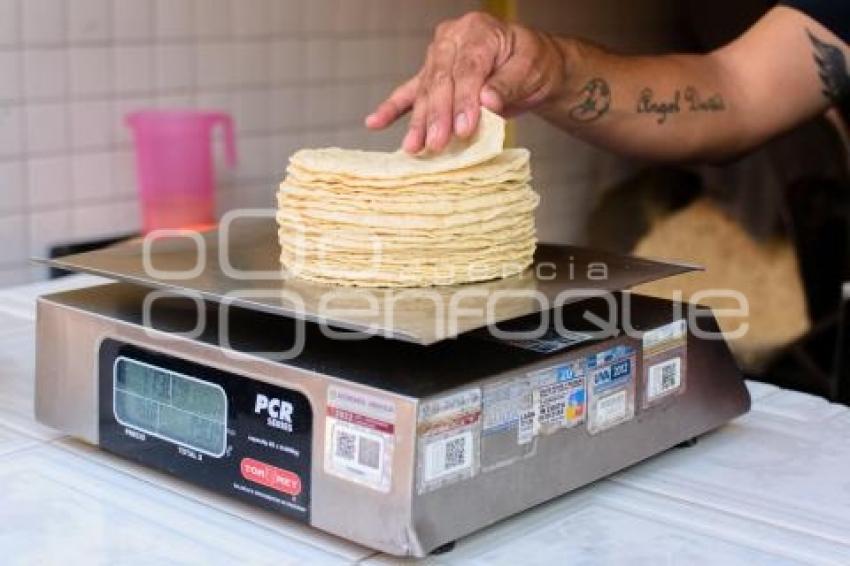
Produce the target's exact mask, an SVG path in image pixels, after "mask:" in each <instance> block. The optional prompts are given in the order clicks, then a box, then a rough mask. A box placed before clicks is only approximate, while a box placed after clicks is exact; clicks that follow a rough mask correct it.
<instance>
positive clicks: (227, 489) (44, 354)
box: [36, 248, 749, 556]
mask: <svg viewBox="0 0 850 566" xmlns="http://www.w3.org/2000/svg"><path fill="white" fill-rule="evenodd" d="M126 252H127V249H126V248H125V249H124V250H123V252H121V251H120V250H119V253H125V255H126ZM109 253H112V254H115V253H116V251H115V250H112V251H111V252H109ZM102 259H103V258H102V257H101V258H100V260H102ZM650 263H651V262H650ZM63 265H64V266H66V267H67V266H68V263H67V262H66V263H65V264H63ZM657 265H663V264H657ZM665 269H669V270H672V271H675V270H676V269H674V268H670V267H669V266H667V267H666V268H665ZM662 274H667V273H666V272H665V273H662ZM654 275H658V273H654ZM136 282H137V283H140V281H138V280H137V281H136ZM154 286H158V285H153V284H150V283H149V282H148V283H146V284H143V285H142V284H130V283H115V284H110V285H105V286H100V287H93V288H89V289H82V290H77V291H71V292H66V293H59V294H55V295H50V296H46V297H42V298H41V299H40V300H39V303H38V321H37V351H38V359H37V367H36V412H37V417H38V419H39V421H41V422H43V423H45V424H47V425H50V426H53V427H55V428H58V429H60V430H63V431H65V432H67V433H69V434H71V435H74V436H76V437H79V438H81V439H83V440H85V441H87V442H90V443H92V444H95V445H99V446H101V447H103V448H104V449H105V450H108V451H111V452H114V453H116V454H119V455H121V456H123V457H126V458H129V459H131V460H135V461H137V462H141V463H143V464H145V465H148V466H150V467H152V468H155V469H159V470H161V471H165V472H167V473H170V474H173V475H176V476H178V477H180V478H182V479H185V480H186V481H189V482H192V483H195V484H198V485H202V486H204V487H207V488H209V489H212V490H215V491H217V492H220V493H227V494H229V495H232V496H233V497H236V498H239V499H241V500H243V501H247V502H249V503H251V504H254V505H257V506H258V507H263V508H266V509H272V510H273V511H276V512H278V513H279V514H280V515H281V516H282V517H288V518H291V519H294V520H300V521H303V522H306V523H309V524H310V525H312V526H314V527H316V528H319V529H322V530H324V531H327V532H330V533H333V534H336V535H339V536H342V537H345V538H347V539H350V540H352V541H355V542H358V543H361V544H363V545H366V546H369V547H372V548H375V549H378V550H381V551H384V552H388V553H392V554H396V555H413V556H423V555H425V554H427V553H428V552H430V551H431V550H433V549H435V548H437V547H439V546H441V545H443V544H445V543H448V542H450V541H453V540H455V539H457V538H459V537H462V536H464V535H467V534H469V533H472V532H474V531H476V530H478V529H481V528H483V527H485V526H487V525H490V524H492V523H494V522H496V521H499V520H500V519H503V518H505V517H508V516H510V515H512V514H514V513H518V512H521V511H523V510H525V509H528V508H529V507H532V506H534V505H537V504H539V503H542V502H544V501H547V500H549V499H551V498H553V497H557V496H559V495H561V494H564V493H566V492H568V491H570V490H573V489H576V488H578V487H580V486H582V485H586V484H588V483H590V482H593V481H595V480H597V479H599V478H602V477H605V476H607V475H609V474H611V473H614V472H616V471H618V470H621V469H623V468H625V467H627V466H629V465H632V464H634V463H636V462H639V461H641V460H643V459H646V458H649V457H651V456H653V455H655V454H658V453H659V452H662V451H664V450H667V449H668V448H670V447H673V446H675V445H677V444H679V443H681V442H683V441H686V440H689V439H691V438H693V437H696V436H698V435H701V434H703V433H705V432H707V431H710V430H712V429H715V428H717V427H719V426H720V425H722V424H723V423H725V422H727V421H728V420H730V419H732V418H734V417H735V416H737V415H740V414H742V413H744V412H746V411H747V409H748V407H749V397H748V394H747V392H746V389H745V387H744V385H743V382H742V380H741V376H740V374H739V372H738V370H737V368H736V367H735V364H734V362H733V360H732V357H731V355H730V353H729V351H728V348H727V347H726V345H725V343H724V342H722V341H718V340H706V339H702V338H698V337H697V336H696V335H695V334H694V333H693V332H691V330H689V329H687V327H686V325H685V324H684V323H683V322H682V321H681V315H679V314H677V311H676V310H675V308H674V307H676V305H674V303H671V302H669V301H665V300H660V299H653V298H648V297H642V296H638V295H630V294H616V295H615V299H616V303H617V305H616V306H617V308H618V309H620V308H623V307H624V305H627V304H628V305H629V311H630V313H631V325H632V326H633V327H634V329H635V331H633V332H630V333H628V334H630V335H627V333H620V334H619V335H617V336H613V337H608V338H600V339H597V338H594V337H593V336H591V333H592V328H591V326H590V325H589V323H588V322H587V320H586V317H585V314H587V313H593V314H596V315H598V316H603V315H605V314H606V312H607V310H608V309H609V307H610V305H609V304H607V303H606V302H605V301H603V300H598V299H585V300H581V301H577V302H573V303H570V304H566V305H565V306H562V307H560V308H559V310H560V314H562V315H563V320H564V323H565V326H567V327H568V328H569V329H570V331H571V333H570V334H568V335H566V336H556V335H554V334H551V333H550V334H547V335H546V336H545V337H544V338H542V339H538V340H513V339H510V340H508V339H498V338H494V337H493V336H492V335H491V334H490V333H489V332H488V331H486V329H478V330H475V327H476V326H480V325H473V329H471V330H470V331H467V332H464V333H462V334H460V335H458V336H456V337H453V338H451V339H445V340H440V341H436V342H433V341H431V340H428V339H425V338H422V335H419V336H420V338H422V339H411V340H409V341H405V340H404V339H401V340H400V339H397V338H398V337H399V336H415V335H416V333H415V332H414V331H413V330H411V328H413V327H406V329H405V330H404V332H399V333H395V334H393V333H390V335H391V336H394V337H393V338H386V337H380V336H373V337H371V338H368V339H365V340H357V341H352V340H343V339H340V337H339V336H337V337H336V338H330V337H327V336H325V335H324V334H323V332H322V331H321V329H320V328H319V326H318V325H316V324H314V323H311V322H304V320H303V319H293V318H289V317H286V316H281V314H278V313H270V312H266V311H268V310H269V309H262V310H257V309H255V308H253V306H252V305H250V304H244V303H243V304H241V305H233V304H226V303H220V302H217V301H215V300H213V299H214V297H210V296H206V297H205V299H206V300H204V301H203V302H201V303H198V302H195V301H194V300H191V299H186V298H179V297H176V298H173V299H162V298H160V299H158V300H157V301H156V302H154V303H153V305H152V306H151V305H148V306H151V309H150V311H149V312H148V315H149V316H148V317H147V320H145V312H144V306H145V304H146V297H149V296H150V295H151V293H153V292H154V290H153V289H152V287H154ZM688 309H695V310H693V311H691V312H695V313H698V315H699V326H700V328H701V329H702V330H703V331H716V330H717V325H716V322H715V320H714V318H713V317H712V316H711V313H710V311H708V310H707V309H704V308H699V307H691V306H688V305H685V312H688ZM223 311H226V312H227V314H228V318H227V322H228V324H227V328H226V332H224V331H223V330H225V329H223V328H222V327H221V326H220V321H221V320H222V318H221V314H222V312H223ZM551 312H554V311H544V312H543V313H540V312H535V310H534V309H530V311H529V312H526V313H524V315H525V316H523V317H521V318H517V319H513V320H511V321H510V322H508V323H506V325H507V326H511V325H513V326H515V327H524V326H528V327H531V326H534V323H535V322H538V321H539V320H540V317H545V316H548V314H550V313H551ZM318 314H319V315H321V313H318ZM308 318H311V319H313V320H316V319H318V318H320V316H316V317H308ZM199 322H203V324H197V323H199ZM346 322H347V323H349V324H346ZM350 322H351V321H342V324H339V326H341V327H349V328H350V327H352V326H358V325H355V324H350ZM190 329H196V330H199V332H197V333H195V335H193V336H192V337H187V336H186V335H185V333H186V332H187V331H188V330H190ZM302 331H303V334H301V332H302ZM181 333H184V334H183V335H181ZM299 337H301V338H303V341H302V342H303V349H302V350H301V352H300V354H299V355H298V356H296V357H292V358H288V359H285V358H286V355H285V354H284V351H285V350H287V349H289V348H290V347H292V346H293V345H295V344H296V343H299V340H300V338H299ZM423 343H424V344H423ZM181 391H183V393H181ZM186 392H189V393H190V394H187V393H186ZM204 399H206V400H204Z"/></svg>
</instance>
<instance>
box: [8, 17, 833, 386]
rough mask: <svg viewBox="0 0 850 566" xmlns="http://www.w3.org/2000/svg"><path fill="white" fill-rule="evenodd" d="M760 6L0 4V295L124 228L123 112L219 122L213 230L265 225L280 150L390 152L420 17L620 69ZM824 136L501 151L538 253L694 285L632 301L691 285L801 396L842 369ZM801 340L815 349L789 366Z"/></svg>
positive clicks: (559, 140) (131, 210)
mask: <svg viewBox="0 0 850 566" xmlns="http://www.w3.org/2000/svg"><path fill="white" fill-rule="evenodd" d="M771 5H772V3H771V2H766V1H763V0H738V1H735V2H730V1H721V2H711V3H706V2H695V1H690V0H640V1H635V2H622V1H617V0H522V1H515V2H511V1H508V0H504V1H498V0H496V1H477V0H428V1H420V0H0V243H2V245H0V287H2V286H8V285H15V284H24V283H28V282H31V281H35V280H39V279H42V278H45V277H47V276H48V275H49V274H48V273H47V271H46V270H44V269H43V268H41V267H37V266H36V267H34V266H32V265H31V264H30V263H29V261H28V258H29V257H31V256H46V255H50V254H51V253H53V254H55V253H61V252H62V251H68V250H74V249H80V246H88V245H95V244H97V243H98V242H100V241H103V240H108V239H112V238H120V237H125V236H128V235H133V234H137V233H138V232H139V231H140V230H141V227H142V220H141V214H140V210H139V204H138V197H137V181H136V174H135V164H134V153H133V145H132V141H131V137H130V131H129V129H128V128H127V127H126V125H125V123H124V117H125V115H126V114H128V113H130V112H133V111H136V110H140V109H146V108H161V109H173V108H203V109H217V110H222V111H225V112H227V113H229V114H230V115H231V116H232V117H233V120H234V122H235V131H236V145H237V147H238V153H239V161H238V165H237V166H236V167H235V168H230V167H227V166H226V165H225V161H224V159H223V158H222V154H223V150H222V144H221V143H220V142H221V139H220V137H221V136H220V132H217V133H216V137H215V139H214V144H213V145H214V148H215V155H216V162H217V166H216V169H217V171H216V173H217V176H216V202H217V213H218V214H219V215H220V214H222V213H223V212H225V211H227V210H230V209H232V208H235V207H274V206H275V200H274V193H275V190H276V185H277V183H278V181H279V180H280V179H281V178H282V176H283V170H284V168H285V166H286V162H287V157H288V156H289V154H291V153H292V152H293V151H295V150H296V149H299V148H301V147H316V146H326V145H339V146H343V147H357V148H365V149H371V148H374V149H394V148H395V147H397V145H398V143H399V141H400V137H401V130H399V128H395V129H394V130H391V131H389V132H385V133H382V134H374V133H369V132H367V131H366V130H365V128H363V127H362V120H363V117H364V116H365V114H366V113H367V112H368V111H369V110H371V109H372V108H373V106H374V105H375V104H376V103H377V102H379V101H380V100H381V99H382V98H383V97H384V96H385V95H386V94H387V93H388V92H389V91H390V90H391V89H392V88H393V87H394V86H395V85H396V84H397V83H398V82H399V81H401V80H403V79H406V78H407V77H409V76H410V75H411V74H412V73H414V72H415V71H416V70H417V69H418V66H419V64H420V63H421V61H422V59H423V54H424V50H425V47H426V46H427V44H428V42H429V39H430V37H431V33H432V28H433V27H434V25H435V24H436V23H437V22H439V21H440V20H443V19H446V18H450V17H456V16H458V15H460V14H462V13H464V12H466V11H469V10H473V9H481V8H483V9H489V10H491V11H495V12H499V13H502V14H505V15H508V16H510V17H514V18H516V19H518V20H519V21H522V22H524V23H527V24H529V25H532V26H534V27H538V28H542V29H546V30H548V31H552V32H555V33H559V34H565V35H577V36H581V37H584V38H587V39H591V40H593V41H596V42H598V43H600V44H602V45H605V46H607V47H609V48H611V49H615V50H618V51H621V52H626V53H659V52H667V51H671V50H677V51H705V50H708V49H711V48H713V47H717V46H719V45H721V44H722V43H724V42H726V41H729V40H730V39H732V38H734V37H735V36H737V35H738V34H739V33H741V32H742V31H743V30H745V29H746V27H747V26H748V25H750V24H751V23H752V22H753V21H755V20H756V19H757V18H758V17H759V16H760V15H761V14H762V13H763V12H764V11H766V10H767V9H769V8H770V7H771ZM841 134H842V130H841V126H840V119H838V118H837V117H836V116H832V117H831V118H829V117H826V118H819V119H818V120H815V121H813V122H812V123H810V124H807V125H805V126H804V127H802V128H799V129H798V130H797V131H795V132H792V133H790V134H788V135H786V136H783V137H782V138H781V139H778V140H775V141H774V142H772V143H771V144H769V145H768V146H767V147H765V148H763V149H761V150H759V151H757V152H755V153H754V154H753V155H750V156H747V157H745V158H743V159H741V160H739V161H736V162H735V163H731V164H726V165H723V166H716V167H675V168H670V167H665V168H661V167H657V166H654V165H652V164H648V163H640V162H635V161H631V160H627V159H623V158H621V157H618V156H615V155H612V154H609V153H606V152H603V151H600V150H597V149H594V148H592V147H590V146H588V145H586V144H584V143H582V142H580V141H577V140H575V139H572V138H570V137H569V136H567V135H565V134H563V133H562V132H560V131H558V130H556V129H554V128H552V127H550V126H548V125H547V124H545V123H544V122H542V121H540V120H539V119H537V118H535V117H532V116H526V117H522V118H519V119H518V120H517V121H516V124H515V130H514V138H513V139H514V142H515V143H516V144H517V145H521V146H526V147H529V148H530V149H531V151H532V167H533V173H534V177H535V188H536V189H537V190H538V191H539V192H540V193H541V194H542V196H543V206H541V207H540V208H539V210H538V227H539V234H540V238H541V240H544V241H550V242H569V243H577V244H585V245H591V246H596V247H602V248H608V249H614V250H618V251H624V252H636V253H639V254H641V255H647V256H654V257H663V258H668V259H681V260H685V261H690V262H695V263H700V264H703V265H705V266H706V267H707V268H708V271H707V272H706V273H705V274H698V275H694V276H689V277H686V278H677V279H674V280H671V281H670V282H664V283H661V284H658V285H654V286H650V287H645V288H643V289H642V290H643V291H644V292H648V293H655V294H660V295H669V294H670V293H672V292H673V291H675V290H680V291H683V292H684V296H685V298H687V297H688V296H690V294H691V293H693V292H694V291H696V290H699V289H704V288H711V287H722V288H732V289H737V290H740V291H742V292H743V293H744V294H745V295H746V297H747V298H748V300H749V302H750V307H751V319H750V325H751V331H750V332H749V333H748V334H747V335H746V336H745V337H744V338H742V339H740V340H736V341H734V342H733V344H732V345H733V348H734V349H735V353H736V355H737V356H738V359H739V362H740V363H741V364H742V366H744V367H745V368H746V369H747V370H748V371H751V372H753V373H765V372H771V373H773V374H775V375H776V374H778V373H781V371H779V370H777V369H776V368H777V367H779V366H782V364H787V363H788V359H789V358H788V357H789V356H790V357H791V358H793V359H799V358H800V356H803V358H812V359H813V360H814V361H812V360H809V361H808V362H806V363H807V364H808V366H809V368H810V369H809V370H807V372H812V371H815V369H816V368H815V369H811V367H812V366H817V365H818V364H821V365H828V366H829V367H828V368H827V369H824V370H823V371H821V373H822V374H823V375H820V377H816V378H815V377H807V378H806V379H807V380H809V381H810V382H811V380H812V379H820V380H824V379H826V378H827V377H828V375H827V374H831V373H834V371H836V370H835V368H836V367H837V366H836V365H835V363H837V362H836V357H837V356H838V354H839V353H840V352H841V350H840V349H838V350H836V348H835V344H836V343H837V342H836V341H837V340H838V339H839V336H838V335H839V330H838V329H839V326H840V325H839V323H838V322H837V321H838V320H839V318H840V317H839V314H840V308H841V305H843V300H842V296H841V284H842V282H843V281H844V280H845V277H844V276H845V273H846V269H845V266H846V265H847V262H846V261H845V249H846V248H847V242H848V237H847V234H848V230H847V229H846V224H847V223H846V213H845V210H846V206H845V204H844V203H845V201H846V197H845V194H846V188H847V147H846V145H845V144H844V142H843V141H842V138H841ZM709 302H711V301H709ZM712 304H713V306H715V307H722V306H723V301H722V300H717V301H715V302H714V303H712ZM824 329H829V330H828V333H829V334H828V337H827V338H824V336H825V334H824V333H823V332H824ZM812 336H815V337H816V338H815V341H816V342H817V341H820V342H818V345H816V349H817V348H820V349H817V352H816V353H812V352H810V351H808V350H807V348H810V347H811V346H810V344H809V342H807V341H810V340H812V338H811V337H812ZM807 344H809V345H807ZM824 344H827V345H826V346H825V345H824ZM795 349H796V350H795ZM800 352H802V353H800ZM780 361H781V363H780ZM794 363H796V362H794ZM777 364H779V366H777ZM817 371H820V370H817ZM797 373H799V372H797ZM824 383H825V382H824ZM822 386H823V387H828V386H827V385H823V384H822Z"/></svg>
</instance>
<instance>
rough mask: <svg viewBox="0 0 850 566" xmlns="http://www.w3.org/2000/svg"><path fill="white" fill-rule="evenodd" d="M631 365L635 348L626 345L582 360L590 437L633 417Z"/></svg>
mask: <svg viewBox="0 0 850 566" xmlns="http://www.w3.org/2000/svg"><path fill="white" fill-rule="evenodd" d="M635 362H636V354H635V349H634V348H633V347H632V346H628V345H620V346H615V347H613V348H610V349H608V350H604V351H602V352H598V353H596V354H593V355H590V356H587V358H585V371H586V372H587V379H588V383H589V388H590V398H589V409H588V419H587V430H588V432H589V433H590V434H596V433H598V432H601V431H603V430H606V429H609V428H611V427H613V426H616V425H618V424H621V423H624V422H626V421H628V420H630V419H631V418H632V417H634V414H635V379H634V374H635Z"/></svg>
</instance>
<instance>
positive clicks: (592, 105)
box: [570, 78, 611, 122]
mask: <svg viewBox="0 0 850 566" xmlns="http://www.w3.org/2000/svg"><path fill="white" fill-rule="evenodd" d="M610 108H611V88H610V87H609V86H608V83H607V82H606V81H605V79H600V78H595V79H590V80H589V81H588V82H587V84H585V85H584V86H583V87H582V88H581V90H580V91H579V93H578V103H576V104H575V105H574V106H572V107H571V108H570V118H572V119H573V120H575V121H577V122H592V121H594V120H596V119H597V118H599V117H601V116H602V115H604V114H605V113H606V112H608V110H609V109H610Z"/></svg>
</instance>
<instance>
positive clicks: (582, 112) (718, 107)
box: [535, 39, 749, 161]
mask: <svg viewBox="0 0 850 566" xmlns="http://www.w3.org/2000/svg"><path fill="white" fill-rule="evenodd" d="M556 43H557V45H558V48H559V50H560V51H561V53H562V55H563V64H564V66H565V72H564V77H565V80H564V84H563V87H562V89H561V90H560V92H559V93H558V95H557V96H556V97H554V98H552V99H551V100H550V101H548V102H547V103H545V104H543V105H541V106H539V107H538V108H537V109H536V110H535V111H536V112H537V113H538V114H539V115H540V116H542V117H543V118H545V119H546V120H548V121H550V122H552V123H554V124H556V125H557V126H559V127H561V128H563V129H565V130H568V131H569V132H571V133H572V134H574V135H576V136H578V137H581V138H583V139H585V140H587V141H589V142H591V143H594V144H596V145H600V146H603V147H605V148H608V149H610V150H612V151H616V152H620V153H624V154H628V155H632V156H636V157H642V158H648V159H653V160H666V161H691V160H720V159H723V158H726V157H729V156H732V155H735V154H737V153H739V152H740V151H742V150H743V149H745V146H746V145H748V143H749V140H748V139H747V137H746V136H743V137H742V132H741V125H742V124H743V123H744V121H743V120H742V117H741V115H740V111H741V104H740V99H741V97H740V96H739V95H738V93H735V92H733V91H732V90H731V86H730V85H731V84H733V81H729V80H727V79H726V77H724V69H723V67H722V65H720V64H719V62H718V61H717V59H716V57H715V56H713V55H665V56H654V57H653V56H649V57H629V56H620V55H615V54H612V53H608V52H606V51H604V50H602V49H600V48H598V47H595V46H593V45H590V44H588V43H585V42H582V41H578V40H572V39H556Z"/></svg>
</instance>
